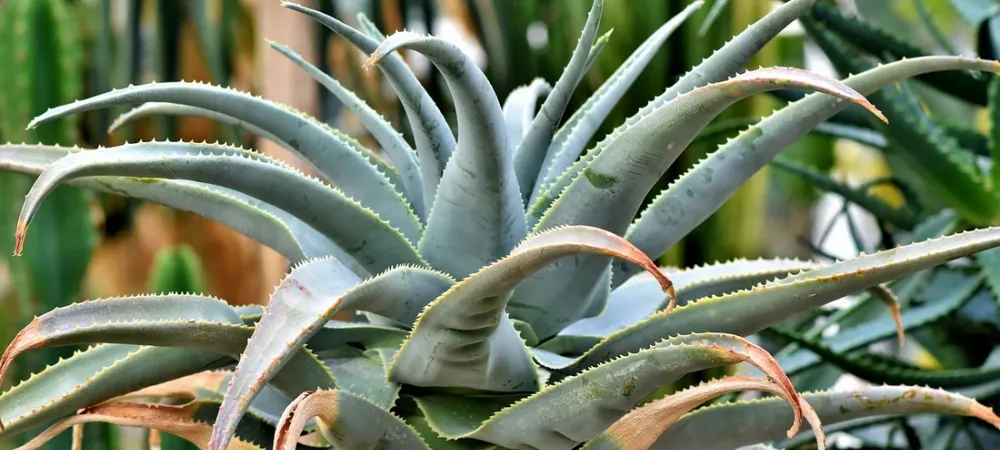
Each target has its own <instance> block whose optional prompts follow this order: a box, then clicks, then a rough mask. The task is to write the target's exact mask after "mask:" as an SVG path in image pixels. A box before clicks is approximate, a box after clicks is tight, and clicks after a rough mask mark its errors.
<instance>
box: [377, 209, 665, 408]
mask: <svg viewBox="0 0 1000 450" xmlns="http://www.w3.org/2000/svg"><path fill="white" fill-rule="evenodd" d="M581 253H589V254H602V255H607V256H611V257H616V258H623V259H627V260H629V261H632V262H634V263H637V264H641V265H643V266H644V267H646V268H647V269H649V270H651V271H652V272H654V273H655V278H656V281H657V283H658V286H659V289H660V292H661V295H663V293H665V294H666V295H668V296H670V297H671V298H673V297H675V296H676V294H675V292H674V288H673V284H672V283H671V281H670V280H669V279H668V277H667V276H666V275H663V274H662V273H660V272H659V271H657V270H656V265H655V264H654V263H653V261H652V260H650V259H649V258H648V257H647V256H646V255H643V254H642V253H639V252H635V251H634V249H633V248H632V247H631V245H629V244H628V243H627V241H625V240H624V239H622V238H621V237H620V236H616V235H614V234H612V233H608V232H607V231H604V230H601V229H598V228H592V227H582V226H566V227H556V228H552V229H549V230H546V231H544V232H542V233H539V234H536V235H532V236H529V237H528V238H526V239H525V240H524V241H522V242H521V243H520V244H519V245H518V246H517V247H516V248H515V249H514V250H513V251H512V252H511V254H510V255H508V256H507V257H506V258H504V259H501V260H499V261H497V262H495V263H493V264H491V265H489V266H486V267H483V268H482V269H480V270H479V271H477V272H475V273H473V274H472V275H469V276H468V277H467V278H465V279H464V280H462V281H461V282H459V283H458V284H455V285H454V286H452V287H451V288H450V289H448V291H446V292H444V293H443V294H441V295H440V296H439V297H438V298H437V299H435V300H434V301H433V302H431V303H430V304H429V305H428V306H427V308H426V309H424V310H423V312H422V313H421V314H420V317H419V318H418V319H417V321H416V323H415V324H414V326H413V331H412V332H411V333H410V336H409V337H408V338H407V340H406V341H405V342H404V344H403V346H402V348H401V349H400V350H399V352H398V353H397V354H396V357H395V359H394V360H393V363H392V366H391V368H390V369H389V378H390V379H392V380H393V381H397V382H400V383H406V384H409V385H415V386H424V387H465V388H472V389H477V390H482V391H491V392H533V391H536V390H537V389H538V388H539V386H538V376H537V369H536V367H535V365H534V363H533V362H532V360H531V355H530V353H529V352H528V350H527V348H525V345H524V342H523V341H522V340H521V339H520V337H519V336H518V334H517V333H516V331H515V330H514V328H513V325H512V324H511V323H510V321H509V320H508V318H507V316H506V314H505V311H504V310H505V307H506V305H507V300H508V299H509V298H510V293H511V291H512V290H513V289H514V288H515V287H516V286H517V284H518V283H520V282H521V280H524V279H525V278H526V277H529V276H531V274H532V273H535V272H536V271H537V270H539V269H541V268H542V267H545V266H547V265H548V264H551V263H552V262H554V261H556V260H558V259H561V258H565V257H567V256H571V255H575V254H581Z"/></svg>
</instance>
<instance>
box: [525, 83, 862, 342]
mask: <svg viewBox="0 0 1000 450" xmlns="http://www.w3.org/2000/svg"><path fill="white" fill-rule="evenodd" d="M792 87H796V88H805V89H814V90H818V91H821V92H826V93H829V94H831V95H835V96H837V97H842V98H845V99H847V100H850V101H852V102H854V103H857V104H859V105H862V106H864V107H865V108H868V109H869V110H870V111H872V113H873V114H875V115H876V116H881V113H879V112H878V110H877V109H875V108H874V107H873V106H871V104H869V103H868V101H867V100H865V99H864V97H863V96H861V94H858V93H857V92H855V91H854V90H852V89H850V88H848V87H847V86H844V85H843V84H841V83H840V82H837V81H835V80H831V79H829V78H826V77H822V76H820V75H816V74H813V73H811V72H807V71H804V70H800V69H790V68H770V69H759V70H756V71H751V72H747V73H744V74H742V75H739V76H736V77H734V78H731V79H730V80H728V81H725V82H721V83H715V84H710V85H708V86H705V87H701V88H697V89H695V90H693V91H691V92H689V93H686V94H684V95H681V96H678V97H676V98H675V99H673V100H671V101H670V102H667V103H666V104H664V105H663V106H661V107H659V108H655V109H653V110H651V111H649V112H648V113H647V114H646V115H644V116H642V117H640V118H638V119H637V120H629V123H630V124H629V125H628V126H627V127H625V128H619V129H618V130H616V131H615V132H614V133H612V134H611V135H610V136H609V137H608V138H607V139H605V140H604V141H602V143H601V144H599V146H598V148H597V149H595V154H596V156H595V157H594V159H593V161H591V162H590V163H589V164H588V165H587V167H586V168H584V169H583V173H582V174H581V175H580V176H577V177H576V178H574V179H573V181H572V182H571V183H570V184H569V186H568V187H567V188H566V190H565V191H563V193H562V195H560V196H559V198H558V200H556V201H555V203H553V204H552V207H551V208H549V209H548V211H546V212H545V215H544V216H543V217H542V219H541V221H539V222H538V225H536V226H535V230H544V229H547V228H550V227H553V226H558V225H567V224H568V225H590V226H595V227H598V228H603V229H605V230H608V231H610V232H612V233H615V234H624V233H625V231H626V229H627V227H628V224H629V222H630V221H631V219H632V217H635V213H636V212H637V211H638V209H639V206H641V204H642V201H643V198H645V195H646V193H647V192H649V190H650V188H652V187H653V186H654V184H655V183H656V182H657V180H659V178H660V177H661V176H662V175H663V173H664V172H666V170H667V169H668V168H669V167H670V165H671V164H673V162H674V160H676V159H677V157H678V156H679V155H680V153H681V151H682V150H684V149H685V148H686V147H687V146H688V144H689V143H690V142H691V140H693V139H694V137H695V136H696V135H697V134H698V132H699V131H700V130H701V129H702V128H703V127H704V126H705V125H706V124H708V122H709V121H711V120H712V119H713V118H714V117H715V116H717V115H718V114H719V113H721V112H722V111H723V110H725V109H726V108H727V107H728V106H729V105H732V104H733V103H735V102H737V101H739V100H740V99H743V98H746V97H748V96H750V95H753V94H758V93H762V92H767V91H769V90H775V89H783V88H784V89H787V88H792ZM602 149H606V151H602ZM608 265H609V261H608V260H607V258H606V257H600V256H591V255H581V256H577V257H574V261H573V262H572V263H567V264H564V265H562V266H559V267H554V268H551V269H547V270H545V271H542V272H539V273H538V274H537V275H536V276H535V277H532V278H531V279H529V280H526V281H525V283H524V284H522V285H521V286H520V287H519V288H518V290H517V292H516V293H515V297H514V301H512V302H511V309H510V312H511V316H512V317H513V318H516V319H519V320H524V321H526V322H529V323H531V324H532V327H533V329H534V330H535V332H536V333H538V335H539V337H540V338H543V339H544V338H546V337H549V336H551V335H553V334H555V333H557V332H558V331H559V329H560V328H562V327H563V326H565V325H566V324H569V323H571V322H573V321H575V320H578V319H580V318H582V314H581V312H582V311H588V310H598V311H599V310H600V309H602V308H603V306H604V305H603V304H600V305H580V306H581V307H576V306H577V305H573V306H574V308H566V307H565V306H563V305H566V303H565V302H563V301H562V299H563V298H567V297H568V298H584V297H585V296H586V295H587V293H588V292H589V291H591V290H593V289H594V288H595V285H594V281H591V282H585V281H584V280H597V279H599V277H598V276H599V275H600V274H601V272H604V271H605V270H607V267H608ZM598 298H599V297H598ZM600 301H603V298H602V299H601V300H600Z"/></svg>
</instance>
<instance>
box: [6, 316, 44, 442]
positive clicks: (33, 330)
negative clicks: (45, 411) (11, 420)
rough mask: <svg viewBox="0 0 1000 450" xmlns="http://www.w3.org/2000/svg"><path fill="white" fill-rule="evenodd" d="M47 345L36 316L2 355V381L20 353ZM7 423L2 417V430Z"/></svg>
mask: <svg viewBox="0 0 1000 450" xmlns="http://www.w3.org/2000/svg"><path fill="white" fill-rule="evenodd" d="M43 345H45V341H44V340H43V339H42V337H41V334H40V333H39V330H38V318H37V317H36V318H35V319H34V320H32V321H31V323H29V324H28V325H27V326H26V327H24V328H23V329H22V330H21V331H19V332H18V333H17V336H14V340H13V341H11V343H10V345H8V346H7V349H6V350H4V352H3V356H0V383H3V380H4V377H5V376H6V375H7V371H8V370H10V365H11V363H12V362H14V358H17V355H20V354H21V353H22V352H24V351H25V350H30V349H32V348H38V347H41V346H43ZM4 428H5V425H4V424H3V417H0V430H3V429H4Z"/></svg>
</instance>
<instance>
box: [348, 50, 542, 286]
mask: <svg viewBox="0 0 1000 450" xmlns="http://www.w3.org/2000/svg"><path fill="white" fill-rule="evenodd" d="M401 48H407V49H411V50H415V51H418V52H420V53H421V54H423V55H424V56H426V57H427V58H428V59H430V60H431V62H432V63H434V65H435V66H436V67H437V68H438V69H439V70H441V73H442V74H443V75H444V78H445V80H446V81H447V82H448V86H449V88H450V89H451V93H452V97H453V98H454V101H455V109H456V113H457V115H458V131H459V137H458V146H457V148H456V150H455V154H454V156H453V157H452V158H451V160H449V161H448V165H447V166H446V167H445V170H444V173H443V174H442V176H441V185H440V186H439V187H438V191H437V197H436V199H435V201H434V207H433V208H431V212H430V217H429V218H428V219H427V229H426V230H425V231H424V235H423V238H422V239H421V240H420V244H419V249H420V255H421V256H422V257H423V258H424V259H425V260H427V262H428V263H430V264H431V265H432V266H433V267H434V268H436V269H438V270H441V271H443V272H445V273H447V274H449V275H452V276H454V277H457V278H463V277H465V276H467V275H469V274H470V273H472V272H474V271H475V270H476V269H478V268H480V267H484V266H486V265H488V264H489V263H491V262H493V261H496V260H498V259H500V258H502V257H504V256H506V255H507V253H508V252H510V250H511V249H512V248H514V246H515V245H517V242H518V241H519V240H521V239H522V238H524V236H525V234H526V233H527V231H526V225H525V222H524V206H523V204H522V203H521V195H520V193H519V192H518V187H517V177H516V176H515V175H514V166H513V163H512V155H511V148H510V145H509V143H508V141H507V133H506V131H505V130H504V122H503V111H502V110H501V108H500V103H499V101H498V100H497V97H496V93H495V92H493V89H492V87H490V83H489V80H488V79H487V78H486V75H484V74H483V72H482V70H480V69H479V67H477V66H476V64H475V62H473V61H472V60H471V59H469V57H468V55H466V54H465V53H462V51H461V50H460V49H459V48H458V47H456V46H455V45H454V44H452V43H450V42H448V41H446V40H444V39H442V38H439V37H433V36H420V35H418V34H415V33H411V32H406V31H404V32H398V33H395V34H393V35H392V36H389V37H388V38H387V39H386V40H385V41H383V42H382V43H381V44H380V45H379V47H378V48H377V49H375V51H374V52H373V53H372V54H371V56H370V57H369V58H368V60H367V61H366V62H365V66H366V67H370V66H371V65H373V64H375V63H377V62H378V61H379V60H380V59H382V58H384V57H385V55H387V54H389V53H392V52H394V51H396V50H397V49H401Z"/></svg>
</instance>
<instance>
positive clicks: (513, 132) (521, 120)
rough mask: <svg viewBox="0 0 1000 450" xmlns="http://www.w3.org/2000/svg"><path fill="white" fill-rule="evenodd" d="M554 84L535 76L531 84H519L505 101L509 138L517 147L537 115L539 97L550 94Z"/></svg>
mask: <svg viewBox="0 0 1000 450" xmlns="http://www.w3.org/2000/svg"><path fill="white" fill-rule="evenodd" d="M549 92H552V85H551V84H549V83H548V82H547V81H545V79H544V78H535V79H534V80H531V83H530V84H526V85H523V86H518V87H517V88H515V89H514V90H513V91H510V94H508V95H507V99H505V100H504V102H503V119H504V125H505V126H506V127H507V140H508V142H510V145H512V146H514V147H515V148H517V145H519V144H520V143H521V139H522V138H524V133H525V131H526V130H527V129H528V127H529V126H530V125H531V119H532V118H534V117H535V109H536V107H537V106H538V99H539V98H541V97H544V96H546V95H549Z"/></svg>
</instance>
